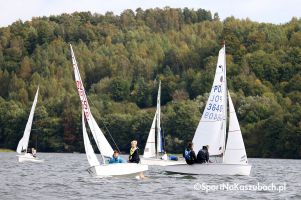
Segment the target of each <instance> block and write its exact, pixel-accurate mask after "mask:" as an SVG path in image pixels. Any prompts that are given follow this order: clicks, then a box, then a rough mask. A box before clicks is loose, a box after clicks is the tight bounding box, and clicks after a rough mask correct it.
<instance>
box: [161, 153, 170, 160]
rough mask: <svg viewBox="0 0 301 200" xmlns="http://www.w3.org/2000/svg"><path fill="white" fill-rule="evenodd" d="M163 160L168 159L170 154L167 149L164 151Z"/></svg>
mask: <svg viewBox="0 0 301 200" xmlns="http://www.w3.org/2000/svg"><path fill="white" fill-rule="evenodd" d="M161 159H162V160H168V156H167V153H166V151H164V155H163V156H162V157H161Z"/></svg>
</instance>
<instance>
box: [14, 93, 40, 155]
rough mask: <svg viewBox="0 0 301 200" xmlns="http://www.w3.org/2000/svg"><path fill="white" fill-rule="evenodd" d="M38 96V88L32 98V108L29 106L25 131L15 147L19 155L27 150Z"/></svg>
mask: <svg viewBox="0 0 301 200" xmlns="http://www.w3.org/2000/svg"><path fill="white" fill-rule="evenodd" d="M38 96H39V87H38V89H37V92H36V94H35V97H34V100H33V103H32V106H31V110H30V114H29V117H28V120H27V124H26V127H25V130H24V133H23V137H22V138H21V140H20V141H19V144H18V147H17V153H19V154H20V153H22V151H27V148H28V142H29V137H30V132H31V127H32V121H33V116H34V111H35V108H36V105H37V101H38Z"/></svg>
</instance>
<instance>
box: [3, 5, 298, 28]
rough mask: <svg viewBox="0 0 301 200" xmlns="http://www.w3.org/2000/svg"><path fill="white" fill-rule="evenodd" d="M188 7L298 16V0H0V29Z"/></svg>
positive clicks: (262, 17) (282, 18) (263, 18)
mask: <svg viewBox="0 0 301 200" xmlns="http://www.w3.org/2000/svg"><path fill="white" fill-rule="evenodd" d="M166 6H169V7H172V8H184V7H187V8H191V9H195V10H196V9H199V8H202V9H206V10H210V11H211V12H212V14H213V13H215V12H217V13H218V14H219V17H220V18H221V19H222V20H223V19H225V18H226V17H230V16H234V17H235V18H239V19H245V18H249V19H251V20H253V21H257V22H268V23H275V24H283V23H286V22H288V21H290V20H291V19H292V17H298V18H300V17H301V0H0V27H4V26H8V25H10V24H12V23H13V22H15V21H17V20H19V19H21V20H22V21H28V20H31V18H32V17H42V16H50V15H59V14H62V13H73V12H75V11H90V12H91V13H100V14H105V13H106V12H107V11H113V12H114V13H115V14H120V13H121V12H122V11H123V10H125V9H132V10H136V8H139V7H140V8H142V9H143V10H145V9H147V8H156V7H159V8H164V7H166Z"/></svg>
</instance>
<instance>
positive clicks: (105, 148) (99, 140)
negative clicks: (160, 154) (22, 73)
mask: <svg viewBox="0 0 301 200" xmlns="http://www.w3.org/2000/svg"><path fill="white" fill-rule="evenodd" d="M70 50H71V56H72V63H73V70H74V76H75V81H76V86H77V90H78V94H79V97H80V100H81V103H82V109H83V112H84V114H85V117H86V119H87V122H88V125H89V127H90V129H91V132H92V135H93V138H94V140H95V142H96V145H97V147H98V149H99V151H100V153H101V154H102V155H103V156H106V157H112V155H113V149H112V147H111V145H110V144H109V142H108V141H107V139H106V138H105V136H104V134H103V133H102V131H101V130H100V128H99V127H98V125H97V123H96V121H95V119H94V117H93V116H92V113H91V111H90V106H89V103H88V99H87V96H86V93H85V88H84V86H83V83H82V79H81V77H80V73H79V69H78V66H77V62H76V59H75V55H74V52H73V49H72V46H71V44H70Z"/></svg>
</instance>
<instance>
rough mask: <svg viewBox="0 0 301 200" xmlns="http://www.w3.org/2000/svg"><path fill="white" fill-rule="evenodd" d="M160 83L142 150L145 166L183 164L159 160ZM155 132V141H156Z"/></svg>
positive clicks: (161, 145)
mask: <svg viewBox="0 0 301 200" xmlns="http://www.w3.org/2000/svg"><path fill="white" fill-rule="evenodd" d="M160 98H161V81H159V88H158V96H157V110H156V113H155V116H154V119H153V122H152V125H151V128H150V131H149V134H148V137H147V141H146V145H145V148H144V153H143V158H142V159H141V163H142V164H146V165H159V166H168V165H175V164H180V163H183V164H184V162H183V161H172V160H163V159H161V158H160V156H161V154H162V153H164V149H163V142H162V141H163V138H162V134H161V103H160ZM156 132H157V140H156Z"/></svg>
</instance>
